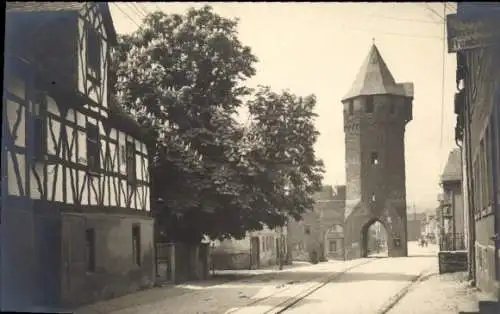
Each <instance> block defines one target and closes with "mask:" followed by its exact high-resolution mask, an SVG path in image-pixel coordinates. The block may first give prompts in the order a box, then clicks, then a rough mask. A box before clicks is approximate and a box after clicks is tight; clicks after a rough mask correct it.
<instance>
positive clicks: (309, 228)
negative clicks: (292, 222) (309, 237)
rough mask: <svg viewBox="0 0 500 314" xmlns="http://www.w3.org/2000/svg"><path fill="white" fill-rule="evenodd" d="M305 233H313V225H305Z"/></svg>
mask: <svg viewBox="0 0 500 314" xmlns="http://www.w3.org/2000/svg"><path fill="white" fill-rule="evenodd" d="M304 233H305V234H311V227H309V226H305V227H304Z"/></svg>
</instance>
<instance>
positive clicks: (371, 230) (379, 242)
mask: <svg viewBox="0 0 500 314" xmlns="http://www.w3.org/2000/svg"><path fill="white" fill-rule="evenodd" d="M361 237H362V247H361V256H362V257H388V256H389V254H388V249H389V248H388V241H387V239H388V237H387V230H386V228H385V226H384V225H383V224H382V223H381V222H380V221H379V220H373V221H371V222H369V223H368V224H366V225H365V227H363V228H362V230H361Z"/></svg>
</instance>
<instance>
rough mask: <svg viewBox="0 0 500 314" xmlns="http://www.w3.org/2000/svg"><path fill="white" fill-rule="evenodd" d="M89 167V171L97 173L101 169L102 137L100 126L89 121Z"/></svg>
mask: <svg viewBox="0 0 500 314" xmlns="http://www.w3.org/2000/svg"><path fill="white" fill-rule="evenodd" d="M85 129H86V133H87V167H88V172H89V173H93V174H97V173H99V172H100V171H101V139H100V133H99V126H98V125H97V124H93V123H89V122H87V125H86V127H85Z"/></svg>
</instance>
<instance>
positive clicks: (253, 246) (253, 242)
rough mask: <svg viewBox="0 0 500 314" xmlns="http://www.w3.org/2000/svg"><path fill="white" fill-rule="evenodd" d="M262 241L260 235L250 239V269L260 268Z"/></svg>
mask: <svg viewBox="0 0 500 314" xmlns="http://www.w3.org/2000/svg"><path fill="white" fill-rule="evenodd" d="M259 262H260V241H259V237H252V238H251V239H250V269H258V268H259V267H260V265H259V264H260V263H259Z"/></svg>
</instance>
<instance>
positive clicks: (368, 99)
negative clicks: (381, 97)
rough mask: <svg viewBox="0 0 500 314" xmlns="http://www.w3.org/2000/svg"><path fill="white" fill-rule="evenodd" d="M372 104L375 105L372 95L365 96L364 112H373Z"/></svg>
mask: <svg viewBox="0 0 500 314" xmlns="http://www.w3.org/2000/svg"><path fill="white" fill-rule="evenodd" d="M374 106H375V105H374V104H373V96H368V97H366V102H365V111H366V113H373V109H374Z"/></svg>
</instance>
